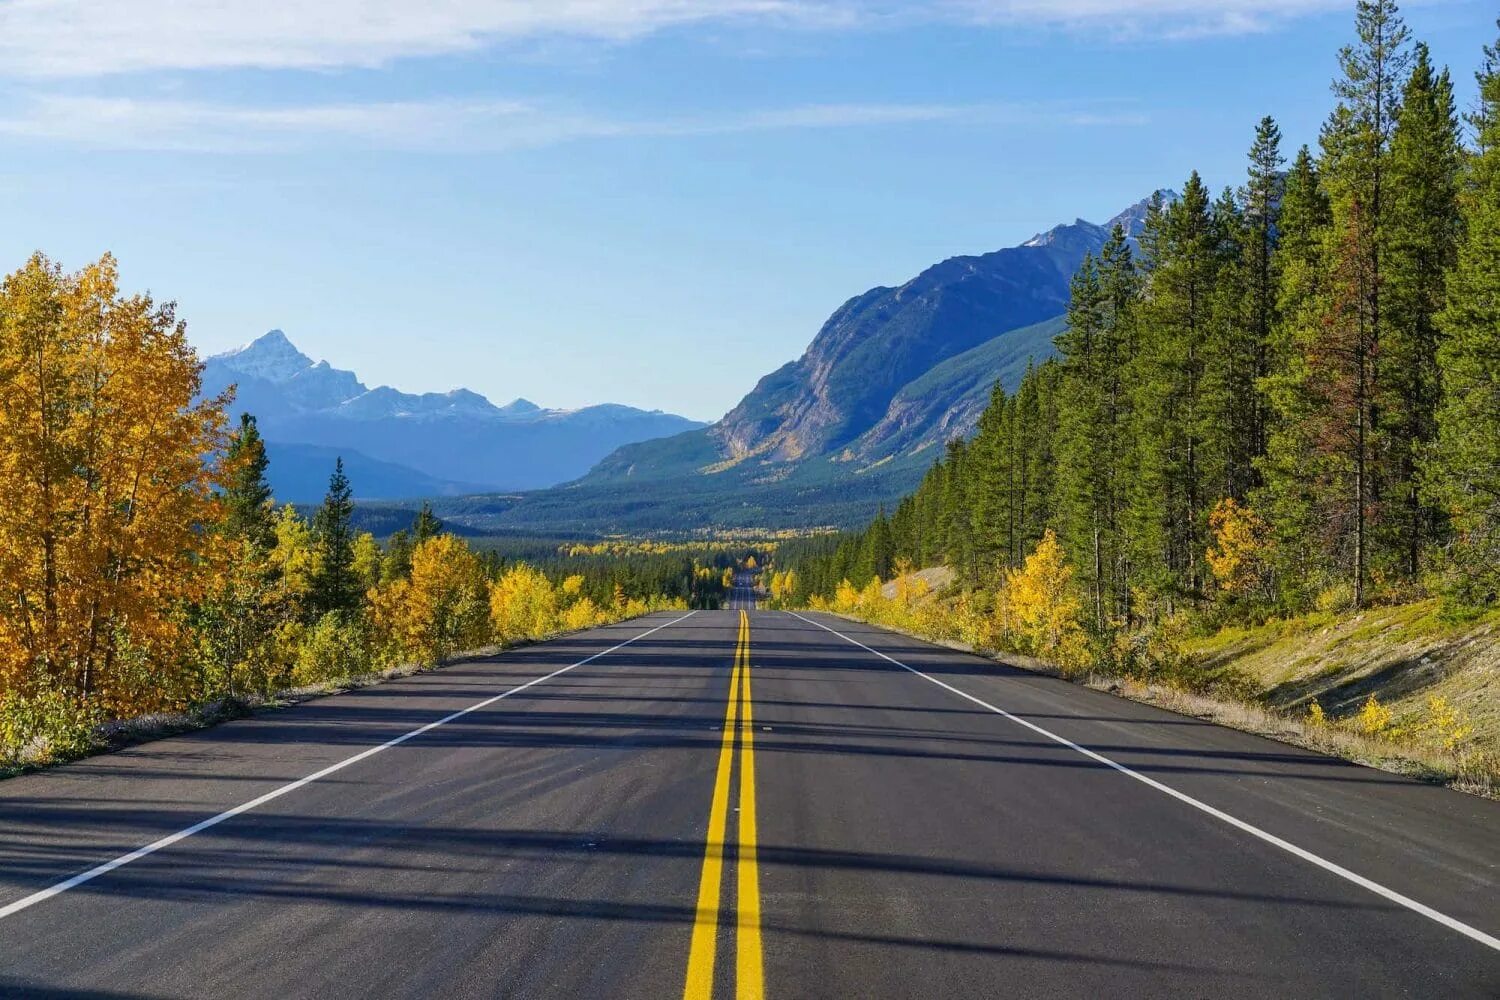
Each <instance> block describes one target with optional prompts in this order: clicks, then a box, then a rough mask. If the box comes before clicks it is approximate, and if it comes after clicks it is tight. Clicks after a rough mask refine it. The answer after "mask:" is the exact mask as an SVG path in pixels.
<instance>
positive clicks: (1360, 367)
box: [1313, 0, 1411, 606]
mask: <svg viewBox="0 0 1500 1000" xmlns="http://www.w3.org/2000/svg"><path fill="white" fill-rule="evenodd" d="M1355 31H1356V33H1357V35H1358V44H1355V45H1348V46H1345V47H1344V48H1343V49H1342V50H1341V51H1340V53H1339V66H1340V70H1341V74H1342V75H1341V76H1340V77H1339V78H1338V79H1336V80H1335V81H1334V83H1333V91H1334V94H1335V95H1336V96H1337V97H1338V99H1339V102H1338V105H1337V107H1335V109H1334V111H1333V113H1332V114H1331V115H1330V116H1329V118H1328V121H1327V122H1326V123H1325V124H1324V126H1323V131H1322V134H1321V136H1320V140H1319V141H1320V143H1321V145H1322V149H1323V164H1322V167H1321V175H1322V178H1323V182H1324V184H1325V185H1326V187H1327V190H1328V192H1329V196H1330V203H1331V206H1332V210H1333V211H1332V214H1333V223H1332V229H1331V231H1330V233H1329V237H1328V240H1327V242H1326V245H1325V252H1326V254H1327V260H1326V262H1325V264H1324V268H1325V270H1326V272H1327V273H1328V274H1329V275H1330V276H1336V277H1335V284H1336V285H1337V286H1338V287H1337V288H1336V289H1335V290H1334V291H1333V294H1332V295H1331V296H1330V298H1329V299H1328V301H1327V302H1326V306H1327V310H1328V311H1327V312H1326V313H1325V314H1324V316H1323V318H1322V326H1323V329H1324V331H1325V332H1326V337H1325V338H1324V341H1323V343H1321V344H1315V345H1313V346H1314V353H1315V354H1316V356H1317V358H1318V359H1319V363H1320V364H1321V365H1323V366H1324V367H1323V369H1322V370H1321V375H1322V376H1323V377H1322V378H1321V381H1320V385H1321V387H1322V389H1323V390H1324V391H1323V392H1321V393H1319V394H1316V399H1318V400H1319V401H1320V402H1321V404H1322V405H1323V407H1324V412H1323V414H1322V417H1323V418H1324V419H1323V420H1322V424H1323V427H1324V430H1325V431H1326V432H1327V435H1326V437H1327V440H1328V442H1329V445H1330V447H1329V449H1328V455H1329V456H1330V457H1331V458H1333V466H1332V467H1330V469H1329V470H1328V472H1329V473H1330V474H1329V475H1328V476H1326V477H1325V485H1326V487H1327V488H1329V489H1333V490H1335V491H1338V492H1339V495H1335V496H1327V497H1324V500H1325V502H1326V506H1327V508H1328V510H1329V512H1330V513H1331V514H1334V515H1335V516H1334V517H1333V519H1332V521H1331V522H1330V523H1331V524H1332V526H1333V527H1334V532H1333V533H1332V534H1331V535H1330V536H1329V538H1328V545H1329V547H1330V555H1331V556H1332V557H1333V558H1334V559H1335V561H1336V562H1338V563H1340V564H1341V565H1343V566H1344V567H1345V572H1346V573H1347V575H1348V576H1349V578H1350V581H1351V583H1352V586H1353V589H1354V601H1355V604H1356V606H1358V605H1361V604H1363V603H1364V599H1365V589H1366V586H1365V585H1366V582H1367V577H1368V567H1369V563H1370V558H1371V542H1372V539H1373V538H1374V537H1375V536H1376V535H1378V534H1381V532H1379V530H1378V528H1379V525H1378V524H1377V523H1372V521H1373V520H1374V519H1375V518H1377V517H1378V516H1379V514H1380V512H1381V509H1382V501H1383V496H1382V494H1383V492H1385V491H1386V490H1387V489H1388V488H1389V486H1390V483H1391V481H1392V480H1396V481H1397V487H1396V488H1397V489H1398V490H1399V489H1400V486H1399V478H1400V477H1399V472H1397V473H1395V474H1391V473H1388V472H1387V471H1386V470H1384V469H1382V467H1381V464H1380V462H1381V460H1382V459H1383V458H1385V457H1386V456H1387V455H1388V452H1387V451H1386V449H1385V447H1384V441H1383V439H1382V435H1381V431H1382V425H1381V422H1380V419H1379V413H1378V408H1379V404H1380V400H1381V399H1382V397H1383V396H1384V395H1385V393H1384V391H1383V388H1382V385H1381V384H1380V382H1381V379H1380V376H1381V375H1382V374H1384V372H1383V370H1382V369H1383V366H1380V365H1378V364H1377V360H1378V358H1379V355H1380V351H1381V343H1382V338H1383V336H1384V333H1385V328H1386V326H1387V325H1388V324H1389V322H1390V320H1389V317H1388V316H1386V314H1385V311H1384V306H1385V301H1384V299H1385V296H1384V286H1385V284H1386V278H1387V275H1386V272H1385V260H1384V256H1383V253H1384V250H1385V244H1386V241H1387V228H1388V222H1389V220H1388V216H1389V214H1390V210H1391V206H1390V201H1391V198H1390V191H1389V181H1390V178H1389V174H1390V166H1391V164H1390V159H1391V140H1392V138H1393V136H1394V134H1395V131H1396V122H1397V120H1398V116H1399V113H1400V99H1399V96H1398V88H1399V87H1400V86H1401V83H1402V81H1403V79H1404V78H1405V76H1406V73H1407V67H1408V66H1409V65H1410V60H1411V54H1410V52H1409V50H1408V48H1407V44H1408V42H1409V40H1410V32H1409V31H1408V30H1407V28H1406V26H1405V25H1404V24H1403V23H1402V21H1401V17H1400V13H1399V11H1398V10H1397V7H1396V4H1395V3H1393V2H1392V0H1360V2H1359V3H1358V4H1357V5H1356V11H1355ZM1334 456H1336V457H1334ZM1345 464H1347V465H1348V468H1347V469H1345V468H1342V467H1341V466H1343V465H1345ZM1345 515H1347V516H1345Z"/></svg>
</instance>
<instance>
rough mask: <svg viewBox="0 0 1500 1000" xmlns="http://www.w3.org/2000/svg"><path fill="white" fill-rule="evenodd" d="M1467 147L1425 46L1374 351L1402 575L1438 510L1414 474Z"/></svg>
mask: <svg viewBox="0 0 1500 1000" xmlns="http://www.w3.org/2000/svg"><path fill="white" fill-rule="evenodd" d="M1459 169H1460V148H1459V138H1458V119H1457V114H1456V113H1455V111H1454V106H1453V85H1452V82H1451V81H1450V80H1449V78H1448V72H1447V70H1443V71H1442V72H1441V73H1438V72H1435V71H1434V70H1433V67H1432V63H1431V60H1430V57H1429V53H1428V51H1427V46H1425V45H1421V44H1418V45H1417V47H1416V59H1415V61H1414V64H1413V66H1412V71H1411V76H1410V78H1409V79H1408V80H1407V83H1406V87H1405V89H1404V90H1403V92H1402V99H1401V111H1400V115H1399V117H1398V118H1397V122H1396V129H1395V132H1394V134H1393V136H1392V139H1391V162H1390V180H1391V186H1390V190H1391V196H1390V199H1389V202H1390V210H1389V213H1388V216H1389V218H1388V221H1387V223H1386V230H1385V243H1386V250H1385V262H1384V269H1385V272H1386V278H1385V279H1384V283H1385V287H1384V292H1383V293H1384V297H1385V299H1386V303H1387V304H1386V307H1385V314H1386V317H1387V320H1388V322H1387V324H1386V333H1385V336H1384V340H1383V342H1382V343H1381V345H1380V353H1379V355H1378V357H1377V359H1376V360H1377V366H1378V370H1377V375H1376V382H1377V385H1378V387H1379V389H1380V398H1379V400H1378V406H1379V410H1378V414H1379V419H1380V428H1379V429H1380V433H1381V438H1382V441H1383V442H1384V446H1385V450H1386V452H1387V457H1386V459H1385V461H1384V462H1383V463H1382V464H1383V470H1384V473H1385V476H1386V485H1385V489H1384V490H1383V492H1384V493H1385V495H1386V496H1387V497H1388V498H1389V501H1388V503H1387V505H1386V506H1387V508H1388V513H1387V514H1386V516H1385V517H1384V518H1383V524H1382V529H1383V532H1384V537H1383V542H1384V544H1383V546H1382V549H1383V550H1385V551H1388V552H1389V553H1390V555H1391V558H1392V561H1393V562H1394V566H1393V567H1392V568H1393V569H1394V570H1395V571H1396V572H1397V573H1399V574H1400V575H1404V576H1405V577H1407V578H1408V579H1415V578H1416V576H1417V572H1418V569H1419V560H1420V558H1421V554H1422V551H1423V548H1424V547H1425V546H1426V545H1428V544H1430V543H1431V542H1432V541H1433V540H1434V539H1435V538H1436V537H1437V534H1438V530H1439V517H1438V514H1437V512H1436V511H1435V510H1433V509H1432V508H1431V507H1430V506H1429V505H1428V504H1427V503H1426V502H1424V501H1423V499H1422V497H1421V495H1420V491H1419V482H1418V475H1417V465H1418V462H1419V461H1420V458H1421V455H1422V452H1423V451H1424V450H1425V449H1426V448H1427V447H1428V446H1429V445H1430V444H1431V442H1432V440H1433V438H1434V436H1435V435H1436V432H1437V428H1436V410H1437V401H1438V392H1439V383H1438V369H1437V346H1438V339H1439V337H1438V331H1437V323H1436V321H1435V316H1436V314H1437V312H1438V310H1440V309H1441V308H1442V305H1443V298H1444V276H1445V274H1446V273H1447V272H1448V271H1449V270H1450V269H1451V268H1452V267H1453V264H1454V261H1455V259H1456V256H1457V249H1458V238H1459V234H1460V219H1459V212H1458V185H1459Z"/></svg>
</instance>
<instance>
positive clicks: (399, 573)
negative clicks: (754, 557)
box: [0, 254, 722, 766]
mask: <svg viewBox="0 0 1500 1000" xmlns="http://www.w3.org/2000/svg"><path fill="white" fill-rule="evenodd" d="M200 371H201V366H200V364H199V362H198V359H197V357H196V355H195V354H194V352H193V350H192V348H191V347H190V346H189V345H188V343H187V339H186V336H185V329H184V326H183V324H182V323H181V322H180V321H178V319H177V317H176V315H175V313H174V310H173V307H172V306H171V305H161V304H158V303H155V302H153V301H152V300H151V299H150V298H148V297H145V296H122V295H121V294H120V293H119V291H118V276H117V269H116V265H115V262H114V260H113V259H112V258H110V257H107V256H106V257H105V258H103V259H102V260H100V261H99V262H98V263H96V264H93V265H90V266H88V267H86V268H84V269H83V270H81V271H79V272H77V273H76V274H68V273H65V272H63V270H62V269H61V267H60V266H58V265H57V264H55V263H53V262H51V261H49V260H47V259H46V258H45V257H43V256H42V255H40V254H38V255H36V256H34V257H33V258H32V259H31V260H29V261H28V262H27V263H26V265H25V266H24V267H22V268H21V269H20V270H19V271H17V272H15V273H14V274H11V275H9V276H8V277H6V278H5V280H4V283H3V285H0V766H13V765H15V764H17V763H24V762H27V761H34V760H41V759H46V758H48V757H51V756H58V755H68V754H72V753H76V752H82V751H83V750H86V749H87V748H88V747H89V746H90V745H91V743H92V742H93V741H94V740H95V739H96V727H97V725H98V724H99V723H100V722H103V721H107V720H118V719H128V718H131V717H135V716H139V715H142V714H146V713H160V712H180V711H184V710H189V709H194V708H197V707H202V706H205V705H210V704H213V703H218V702H224V701H226V700H229V701H231V702H233V701H240V700H243V699H246V698H253V697H257V696H267V695H270V694H273V693H274V692H276V691H279V690H283V689H287V688H293V687H298V686H304V685H311V684H318V683H326V682H334V683H337V682H340V681H342V680H345V679H347V678H350V677H353V676H356V675H360V674H367V673H370V672H372V671H375V670H379V669H381V668H384V667H388V666H394V665H399V664H407V663H414V664H432V663H435V662H437V661H439V660H441V659H443V658H444V657H447V656H450V655H451V654H453V653H455V652H457V651H459V650H464V649H472V648H476V647H480V646H485V645H488V644H505V643H511V642H515V641H518V640H521V639H526V638H538V637H541V636H544V635H548V634H551V633H554V632H558V631H563V630H570V629H580V628H587V627H590V626H594V625H598V624H602V623H605V622H609V621H614V620H619V619H622V618H626V617H631V616H634V615H638V614H642V613H645V612H647V611H651V610H656V609H660V608H669V607H671V608H686V607H687V606H688V604H689V603H696V604H700V605H703V604H710V603H711V602H714V601H716V599H717V595H719V594H721V593H722V574H721V572H720V567H719V566H718V565H717V563H711V564H707V565H699V564H696V563H695V562H694V561H693V560H692V558H691V557H687V556H684V555H681V554H673V555H661V554H641V555H639V556H635V557H630V558H624V559H618V560H614V561H613V563H612V564H610V565H604V563H605V562H606V560H604V559H603V558H602V557H601V558H600V559H599V560H596V561H594V562H584V563H582V564H577V563H575V561H572V560H569V559H568V558H567V557H565V556H561V555H558V554H557V549H556V548H555V547H553V548H552V549H551V550H550V551H551V552H552V553H553V555H554V557H553V558H549V559H544V560H539V565H529V564H528V563H527V562H525V561H524V560H520V559H515V558H505V557H504V556H502V555H500V554H499V553H496V552H481V551H475V550H474V549H472V548H471V547H470V546H469V544H468V543H466V542H465V541H464V540H463V539H461V538H458V537H457V536H455V535H453V534H451V533H448V532H446V531H444V530H443V526H442V524H441V522H440V521H438V519H437V518H436V517H434V516H433V515H432V512H431V510H430V509H428V508H426V507H424V508H423V509H422V510H421V511H419V512H418V513H417V514H416V516H415V518H414V520H413V522H412V523H411V525H410V527H408V528H404V529H402V530H400V531H397V532H395V533H394V534H393V535H392V536H391V538H390V539H389V541H388V542H387V543H386V544H384V545H382V544H380V543H379V542H378V541H377V540H376V539H375V537H374V536H373V535H371V534H369V533H361V532H358V531H356V530H355V528H354V509H355V508H354V501H353V498H352V496H353V494H352V489H351V487H350V484H349V481H348V479H347V477H346V476H345V475H344V471H343V466H342V462H340V463H338V465H337V466H336V468H335V469H334V471H333V475H332V477H331V479H330V483H329V490H328V494H327V496H326V498H325V499H324V501H323V503H322V504H321V505H320V506H319V507H317V508H316V510H314V511H312V512H311V515H310V516H304V515H303V514H302V513H299V512H298V510H297V509H296V508H294V507H292V506H284V507H281V508H279V509H278V508H277V507H275V506H274V504H273V502H272V497H271V490H270V487H269V485H268V483H267V480H266V471H267V458H266V450H265V446H264V443H263V442H262V440H261V437H260V434H259V432H258V430H257V428H256V424H255V420H254V418H252V417H250V416H248V415H245V416H243V417H242V418H241V419H240V422H239V423H238V425H237V426H236V427H234V428H233V429H231V428H230V427H229V426H228V421H227V418H226V411H227V409H228V407H229V406H230V403H231V399H230V397H229V395H228V394H226V395H223V396H219V397H215V398H209V399H202V398H200V392H201V382H200Z"/></svg>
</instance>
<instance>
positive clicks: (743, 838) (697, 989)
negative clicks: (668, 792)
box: [682, 611, 765, 1000]
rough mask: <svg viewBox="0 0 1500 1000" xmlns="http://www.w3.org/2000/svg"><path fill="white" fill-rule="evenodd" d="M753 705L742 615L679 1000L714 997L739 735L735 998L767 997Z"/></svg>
mask: <svg viewBox="0 0 1500 1000" xmlns="http://www.w3.org/2000/svg"><path fill="white" fill-rule="evenodd" d="M750 706H751V697H750V616H749V615H748V614H746V613H745V612H744V611H741V612H740V632H739V638H738V640H737V641H736V642H735V649H734V670H733V672H732V673H731V674H730V678H729V704H728V705H727V706H726V708H725V710H724V736H723V738H722V739H721V740H720V743H719V769H718V774H717V775H716V776H715V778H714V796H713V803H712V805H711V806H710V807H709V813H708V834H707V836H706V838H705V844H704V850H703V872H702V874H701V875H700V877H699V882H698V907H697V911H696V914H695V916H694V920H693V942H692V946H691V948H690V949H689V951H688V968H687V982H686V983H685V985H684V986H683V990H682V996H683V1000H712V997H713V990H714V963H715V961H716V959H717V952H718V937H719V935H718V930H719V907H720V894H721V891H722V886H721V883H722V881H723V870H724V851H725V846H726V844H725V841H726V838H727V835H728V827H729V816H728V812H729V785H730V778H731V773H732V771H733V770H734V762H735V754H734V745H735V738H736V736H738V738H739V749H740V753H739V767H740V789H739V792H740V794H739V813H740V818H739V836H738V842H739V847H738V853H737V855H736V858H735V875H736V882H735V886H736V889H735V893H736V907H735V909H736V914H735V964H734V981H735V995H736V997H737V998H738V1000H762V997H763V996H764V995H765V981H764V974H763V972H762V963H761V943H760V874H759V871H758V868H757V862H756V855H755V837H756V833H755V737H754V732H753V729H752V722H753V720H752V718H751V708H750Z"/></svg>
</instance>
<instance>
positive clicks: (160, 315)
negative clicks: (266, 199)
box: [0, 254, 227, 712]
mask: <svg viewBox="0 0 1500 1000" xmlns="http://www.w3.org/2000/svg"><path fill="white" fill-rule="evenodd" d="M200 388H201V382H200V378H199V366H198V360H197V356H196V355H195V354H194V352H193V349H192V347H191V346H189V344H188V342H187V336H186V330H185V328H184V326H183V324H181V323H180V322H178V321H177V318H176V316H175V314H174V312H173V308H172V306H171V305H170V304H168V305H158V304H156V303H154V302H153V301H152V300H151V299H150V298H148V297H145V296H132V297H124V296H121V295H120V293H119V288H118V269H117V267H116V264H115V261H114V258H112V257H109V256H105V257H103V258H101V259H100V260H99V261H98V262H97V263H94V264H91V265H89V266H87V267H85V268H84V269H83V270H81V271H79V272H77V273H76V274H64V273H63V271H62V269H61V268H60V267H59V266H57V265H56V264H54V263H52V262H51V261H49V260H48V259H47V258H46V257H44V256H42V255H41V254H37V255H35V256H33V257H32V258H31V259H30V260H29V261H27V263H26V264H25V265H24V266H23V267H22V268H21V269H20V270H19V271H17V272H15V273H14V274H11V275H9V276H8V277H7V278H5V280H4V283H3V284H0V691H5V690H7V689H14V690H31V689H36V690H41V689H52V690H60V691H63V692H66V693H70V694H72V695H76V696H78V697H81V698H84V699H91V700H96V701H98V702H101V703H103V704H104V705H105V706H107V707H108V708H109V710H111V711H116V712H133V711H150V710H156V709H160V708H167V707H175V706H177V705H178V704H180V703H181V701H182V698H183V695H184V693H185V692H186V691H187V690H188V687H189V685H190V681H189V680H188V678H187V677H186V676H185V674H186V672H187V658H188V656H189V655H190V645H191V643H190V638H191V637H190V636H189V635H188V633H187V630H186V628H185V626H184V621H183V616H182V615H181V614H180V613H179V612H180V610H181V607H182V605H183V604H184V603H185V602H188V601H191V600H193V599H195V598H197V597H199V596H200V595H202V594H203V593H204V592H205V591H206V589H207V587H208V585H209V583H210V582H211V579H212V577H213V573H214V570H215V567H216V566H217V565H218V563H219V561H220V560H221V559H222V558H223V553H222V552H221V551H220V550H219V549H218V547H217V544H216V536H215V535H214V534H213V533H211V532H205V531H204V530H202V529H203V526H204V525H206V524H210V523H212V522H214V521H215V520H216V519H217V517H218V509H217V508H218V505H217V503H216V501H215V498H214V486H215V482H216V478H217V463H216V462H215V461H210V462H207V463H205V461H204V456H206V455H208V456H217V455H218V454H219V453H220V451H221V448H222V446H223V444H224V440H225V438H224V406H225V403H226V401H227V398H226V397H216V398H213V399H208V400H203V401H195V397H196V396H197V394H198V391H199V389H200ZM127 647H128V648H129V652H130V655H129V656H126V655H124V654H125V651H126V648H127ZM127 661H129V662H127ZM142 663H149V664H151V665H152V668H151V669H152V670H154V671H155V674H156V677H157V680H158V681H159V683H157V684H154V685H150V686H145V685H133V684H126V683H124V680H123V678H122V676H121V675H120V673H119V671H121V670H126V669H134V665H139V664H142Z"/></svg>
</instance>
